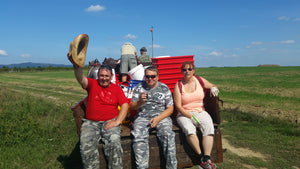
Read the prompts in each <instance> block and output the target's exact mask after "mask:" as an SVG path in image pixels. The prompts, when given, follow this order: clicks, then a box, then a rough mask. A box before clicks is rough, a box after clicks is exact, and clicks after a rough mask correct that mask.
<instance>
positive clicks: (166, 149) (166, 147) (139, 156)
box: [131, 117, 177, 169]
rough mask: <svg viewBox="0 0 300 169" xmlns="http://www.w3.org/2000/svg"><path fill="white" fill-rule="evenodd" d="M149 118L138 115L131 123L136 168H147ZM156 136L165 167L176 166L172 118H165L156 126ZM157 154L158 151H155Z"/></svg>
mask: <svg viewBox="0 0 300 169" xmlns="http://www.w3.org/2000/svg"><path fill="white" fill-rule="evenodd" d="M149 120H150V119H148V118H142V117H138V118H137V119H135V121H134V124H133V130H132V131H131V134H132V135H133V137H134V138H133V151H134V153H135V160H136V166H137V168H138V169H142V168H143V169H144V168H148V167H149V165H148V163H149V143H148V142H149V128H150V125H149V124H148V122H149ZM156 131H157V137H158V140H159V142H160V145H161V146H162V147H161V148H162V150H163V154H164V158H165V160H166V168H167V169H175V168H177V160H176V148H175V133H174V132H173V131H172V120H171V119H170V118H165V119H163V120H162V121H160V122H159V124H158V125H157V127H156ZM157 155H159V153H158V152H157Z"/></svg>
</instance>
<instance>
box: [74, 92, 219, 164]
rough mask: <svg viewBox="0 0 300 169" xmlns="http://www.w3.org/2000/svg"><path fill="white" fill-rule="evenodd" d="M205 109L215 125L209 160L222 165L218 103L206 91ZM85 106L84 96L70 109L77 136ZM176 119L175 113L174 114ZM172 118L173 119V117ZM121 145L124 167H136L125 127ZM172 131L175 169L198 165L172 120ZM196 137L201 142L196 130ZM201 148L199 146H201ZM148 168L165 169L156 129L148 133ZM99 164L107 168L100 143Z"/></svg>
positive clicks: (124, 126) (123, 127) (124, 127)
mask: <svg viewBox="0 0 300 169" xmlns="http://www.w3.org/2000/svg"><path fill="white" fill-rule="evenodd" d="M204 102H205V105H206V107H205V109H206V111H207V112H209V114H210V115H211V117H212V119H213V122H214V125H215V135H214V145H213V149H212V153H211V160H212V161H213V162H215V163H220V162H223V149H222V139H221V131H220V129H219V128H218V125H219V124H220V113H219V100H218V98H215V97H209V91H206V98H205V99H204ZM86 105H87V99H86V97H85V98H83V99H82V100H81V101H80V102H78V103H77V104H76V105H75V106H73V107H72V111H73V115H74V117H75V121H76V126H77V133H78V134H80V128H81V123H82V121H81V119H82V118H83V117H84V114H85V108H86ZM173 116H175V113H174V115H173ZM173 119H174V118H173ZM121 126H122V133H121V144H122V148H123V168H124V169H130V168H135V161H134V152H133V150H132V143H131V140H132V136H131V134H130V126H129V125H128V124H122V125H121ZM173 131H174V132H175V134H176V135H175V142H176V157H177V161H178V167H188V166H193V165H198V164H199V163H200V160H199V158H198V156H197V155H196V153H195V152H194V151H193V150H192V148H191V147H190V146H189V145H188V143H187V141H186V137H185V135H184V133H182V131H181V130H180V128H178V127H177V125H176V122H175V121H174V125H173ZM197 135H198V137H199V139H200V142H201V138H202V136H201V132H200V131H198V132H197ZM201 149H202V147H201ZM202 152H203V149H202ZM149 153H150V158H149V168H165V160H164V158H163V154H162V150H161V149H160V146H159V142H158V139H157V137H156V133H155V130H154V131H153V132H151V133H150V136H149ZM99 154H100V165H101V168H106V163H107V162H106V159H105V156H104V153H103V149H102V144H101V143H100V144H99Z"/></svg>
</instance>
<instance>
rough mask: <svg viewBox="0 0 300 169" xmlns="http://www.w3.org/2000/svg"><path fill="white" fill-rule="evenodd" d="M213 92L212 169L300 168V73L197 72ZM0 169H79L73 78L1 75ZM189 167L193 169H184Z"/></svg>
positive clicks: (77, 94)
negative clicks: (216, 93)
mask: <svg viewBox="0 0 300 169" xmlns="http://www.w3.org/2000/svg"><path fill="white" fill-rule="evenodd" d="M196 74H197V75H201V76H202V77H204V78H206V79H207V80H209V81H210V82H212V83H214V84H216V85H217V86H218V87H219V89H220V99H222V100H223V101H224V105H223V107H221V116H222V123H221V126H220V127H221V131H222V138H223V139H224V140H223V148H224V149H225V150H226V151H225V152H224V153H223V158H224V159H223V160H224V162H223V163H218V164H217V165H218V168H225V169H231V168H270V169H273V168H291V169H297V168H300V160H299V159H300V144H299V143H300V125H299V123H300V67H233V68H230V67H225V68H197V69H196ZM0 95H1V97H0V136H1V139H0V152H1V154H0V168H3V169H7V168H29V169H31V168H78V166H80V158H79V156H78V154H74V152H73V150H74V149H76V148H78V144H77V143H78V137H77V133H76V126H75V121H74V118H73V114H72V111H71V109H70V108H71V106H73V105H74V104H76V103H77V102H78V101H79V100H80V99H82V98H83V97H84V96H85V95H86V92H85V91H84V90H83V89H81V87H80V85H79V84H78V83H77V81H76V80H75V77H74V73H73V71H56V72H32V73H0ZM191 168H195V167H191Z"/></svg>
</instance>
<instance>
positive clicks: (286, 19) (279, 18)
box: [277, 16, 290, 21]
mask: <svg viewBox="0 0 300 169" xmlns="http://www.w3.org/2000/svg"><path fill="white" fill-rule="evenodd" d="M277 19H278V20H285V21H288V20H290V17H287V16H280V17H278V18H277Z"/></svg>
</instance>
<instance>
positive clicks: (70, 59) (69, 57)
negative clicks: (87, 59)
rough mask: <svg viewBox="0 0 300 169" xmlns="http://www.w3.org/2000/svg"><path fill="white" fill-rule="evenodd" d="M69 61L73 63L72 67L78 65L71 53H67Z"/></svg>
mask: <svg viewBox="0 0 300 169" xmlns="http://www.w3.org/2000/svg"><path fill="white" fill-rule="evenodd" d="M67 57H68V59H69V61H70V62H71V63H72V64H73V67H74V68H78V67H79V66H78V65H77V64H76V63H75V62H74V60H73V58H72V55H71V54H70V53H68V54H67Z"/></svg>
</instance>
